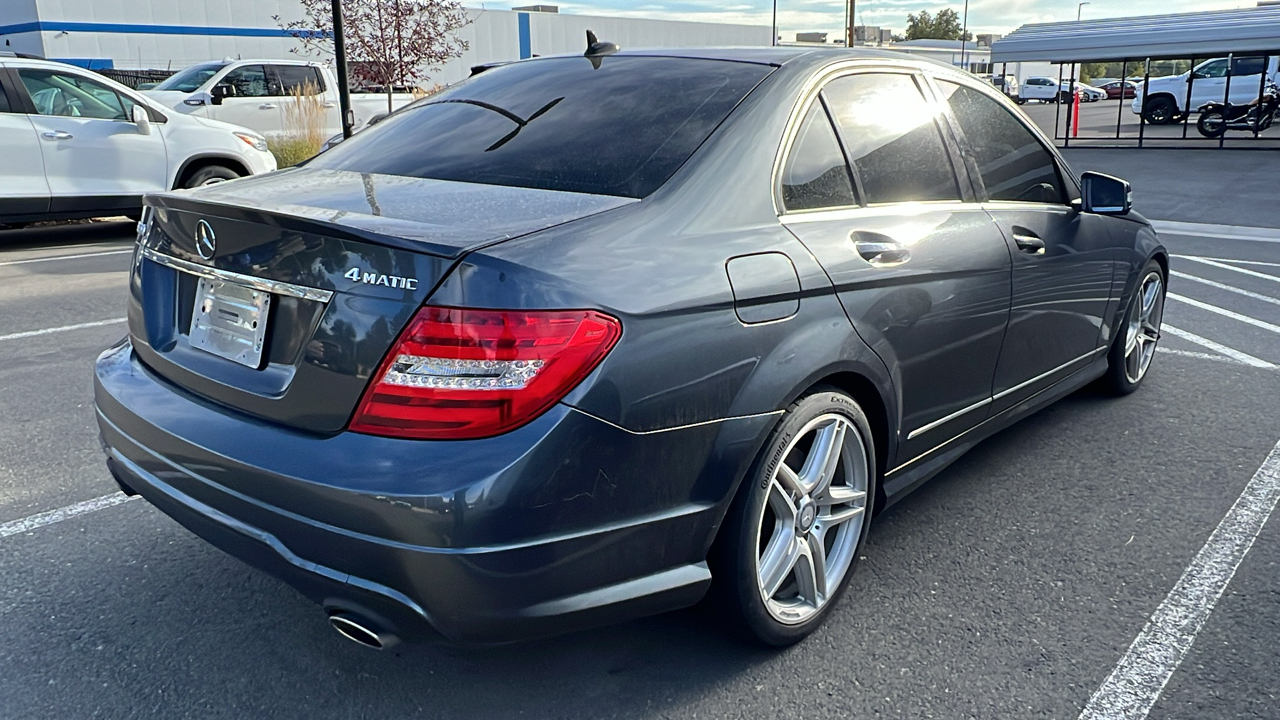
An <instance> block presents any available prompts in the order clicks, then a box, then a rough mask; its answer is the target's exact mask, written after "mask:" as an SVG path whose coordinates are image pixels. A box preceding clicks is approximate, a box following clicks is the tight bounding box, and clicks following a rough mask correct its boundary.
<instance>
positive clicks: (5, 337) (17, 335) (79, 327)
mask: <svg viewBox="0 0 1280 720" xmlns="http://www.w3.org/2000/svg"><path fill="white" fill-rule="evenodd" d="M125 319H126V318H112V319H110V320H98V321H97V322H87V323H76V324H75V325H63V326H62V327H53V328H45V329H43V330H27V331H25V332H16V333H9V334H8V335H0V340H17V339H18V338H25V337H35V336H37V335H48V334H50V333H60V332H66V331H68V330H83V329H84V328H91V327H102V326H103V325H115V324H116V323H122V322H124V321H125Z"/></svg>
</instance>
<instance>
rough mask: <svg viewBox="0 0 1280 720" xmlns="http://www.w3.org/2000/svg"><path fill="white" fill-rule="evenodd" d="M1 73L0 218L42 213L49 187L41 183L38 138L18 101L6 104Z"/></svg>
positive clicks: (47, 197) (0, 70) (42, 179)
mask: <svg viewBox="0 0 1280 720" xmlns="http://www.w3.org/2000/svg"><path fill="white" fill-rule="evenodd" d="M4 72H5V71H4V68H2V67H0V147H2V148H4V170H3V171H2V172H0V215H23V214H26V213H40V212H45V211H46V210H48V209H49V183H47V182H46V181H45V179H44V159H43V158H42V157H41V156H40V136H39V135H38V134H37V133H36V129H35V126H34V125H32V124H31V119H30V118H29V117H28V116H27V115H24V114H22V111H21V109H20V108H19V107H18V106H17V105H18V101H17V98H14V100H12V101H10V100H9V97H8V95H7V94H6V92H5V87H4V86H3V84H2V82H3V80H4V77H3V73H4ZM15 91H16V88H15Z"/></svg>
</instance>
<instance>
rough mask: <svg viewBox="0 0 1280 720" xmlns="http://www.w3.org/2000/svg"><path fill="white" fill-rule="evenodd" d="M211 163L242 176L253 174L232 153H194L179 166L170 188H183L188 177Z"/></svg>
mask: <svg viewBox="0 0 1280 720" xmlns="http://www.w3.org/2000/svg"><path fill="white" fill-rule="evenodd" d="M210 165H218V166H221V167H225V168H227V169H228V170H232V171H235V172H237V173H239V174H240V176H241V177H244V176H246V175H252V174H253V173H252V172H251V171H250V170H249V168H248V167H246V166H245V164H244V163H243V162H241V161H240V160H239V159H238V158H236V157H233V156H231V155H220V154H217V153H204V154H201V155H193V156H191V157H189V158H187V159H186V160H184V161H183V163H182V165H181V166H179V167H178V172H177V174H175V175H174V176H173V183H172V187H171V188H170V189H172V190H180V189H182V186H183V184H184V183H186V181H187V178H189V177H191V176H192V175H193V174H194V173H195V172H197V171H198V170H200V169H201V168H205V167H208V166H210Z"/></svg>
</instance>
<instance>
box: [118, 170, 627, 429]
mask: <svg viewBox="0 0 1280 720" xmlns="http://www.w3.org/2000/svg"><path fill="white" fill-rule="evenodd" d="M630 202H634V201H632V200H628V199H625V198H614V197H606V196H596V195H585V194H580V193H567V192H554V191H546V190H530V189H524V188H513V187H498V186H489V185H478V184H469V183H457V182H448V181H438V180H423V179H414V178H403V177H392V176H385V175H369V174H357V173H349V172H341V171H319V170H306V169H300V170H295V171H288V172H285V173H279V174H274V175H270V176H263V177H261V178H249V179H245V180H238V181H236V182H234V183H226V184H221V185H214V186H210V187H207V188H202V189H200V190H197V191H194V192H180V193H172V194H165V195H157V196H151V197H149V198H148V206H149V209H148V211H147V213H148V214H147V218H145V231H144V234H143V236H142V237H141V238H140V250H139V252H138V253H137V255H136V256H135V262H134V267H133V273H132V279H131V283H130V301H129V313H128V315H129V328H130V334H131V336H132V340H133V345H134V348H135V352H137V354H138V356H139V357H140V359H141V360H142V361H143V362H144V363H145V364H146V365H147V366H148V367H149V368H150V369H151V370H152V371H153V372H155V373H157V374H158V375H160V376H162V377H163V378H165V379H166V380H168V381H169V382H172V383H174V384H176V385H178V386H180V387H182V388H184V389H186V390H188V391H190V392H193V393H195V394H196V395H198V396H201V397H203V398H205V399H207V400H209V401H212V402H215V403H219V404H222V405H225V406H229V407H232V408H235V409H238V410H241V411H244V412H247V413H249V414H251V415H255V416H257V417H259V418H262V419H264V420H268V421H273V422H277V423H281V424H284V425H288V426H291V427H296V428H299V429H302V430H308V431H313V432H320V433H334V432H338V431H340V430H342V429H343V428H344V427H345V426H346V424H347V422H348V420H349V419H350V416H351V413H352V412H353V411H354V409H355V406H356V403H357V402H358V401H359V398H360V396H361V394H362V393H363V391H364V388H365V386H366V384H367V383H368V380H369V376H370V375H371V374H372V373H373V372H374V371H375V370H376V369H377V367H378V365H379V363H380V362H381V360H382V358H383V356H384V355H385V353H386V352H387V350H388V348H389V347H390V345H391V343H392V342H393V341H394V340H395V338H396V336H397V335H398V334H399V332H400V331H401V329H402V328H403V327H404V325H405V324H406V323H407V322H408V320H409V319H410V318H411V317H412V316H413V313H414V312H415V311H416V310H417V308H418V307H419V306H420V305H421V304H422V302H423V301H424V300H425V299H426V297H427V296H428V295H429V294H430V292H431V291H432V289H433V288H434V287H435V286H436V285H437V284H438V283H439V282H440V280H442V279H443V278H444V276H445V275H446V274H447V273H448V272H449V270H450V269H451V268H452V267H453V265H454V263H455V262H456V261H457V259H458V258H460V257H461V256H462V255H464V254H465V253H466V252H468V251H470V250H472V249H475V248H477V247H481V246H484V245H487V244H491V243H495V242H501V241H503V240H505V239H508V238H513V237H518V236H520V235H524V234H528V233H530V232H536V231H538V230H541V229H544V228H547V227H552V226H554V225H559V224H562V223H565V222H570V221H572V220H575V219H578V218H581V217H586V216H588V215H593V214H596V213H598V212H603V211H606V210H609V209H612V208H615V207H618V206H620V205H624V204H627V203H630ZM201 244H202V245H203V248H202V247H200V245H201Z"/></svg>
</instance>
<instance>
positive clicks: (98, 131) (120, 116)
mask: <svg viewBox="0 0 1280 720" xmlns="http://www.w3.org/2000/svg"><path fill="white" fill-rule="evenodd" d="M18 77H19V78H20V79H21V80H22V84H23V85H24V86H25V87H26V90H27V93H28V94H29V95H30V96H31V100H32V102H33V103H34V105H35V107H36V114H35V115H31V116H29V117H30V118H31V123H32V125H33V126H34V127H35V131H36V134H37V135H38V137H39V140H40V150H41V156H42V157H43V159H44V169H45V176H46V177H47V178H48V182H49V191H50V193H51V195H52V196H53V198H54V201H53V203H54V207H53V209H54V210H58V209H86V210H87V209H95V207H93V206H90V205H84V206H83V207H81V206H79V205H76V204H75V203H74V202H72V203H71V204H67V200H66V199H67V198H87V197H94V198H104V197H128V198H131V200H130V201H129V202H126V203H123V204H124V205H134V206H136V205H137V202H136V200H137V198H138V196H141V195H142V194H144V193H149V192H157V191H160V190H167V189H168V182H167V181H168V161H167V157H166V154H165V144H164V138H163V137H162V135H161V132H160V128H159V127H153V128H152V131H151V134H150V135H142V134H141V133H139V132H138V126H137V125H135V124H133V122H132V120H131V118H132V113H133V108H134V102H133V100H131V99H129V98H128V97H125V96H123V95H121V94H119V93H117V92H116V91H115V90H113V89H112V88H110V87H108V86H107V85H105V84H103V83H100V82H98V81H96V80H93V79H91V78H88V77H85V76H83V75H80V74H78V73H74V72H69V71H63V70H45V69H36V68H20V69H19V70H18ZM59 198H61V199H62V200H60V199H59ZM102 207H103V208H104V209H105V208H107V207H113V206H111V205H104V206H102Z"/></svg>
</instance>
